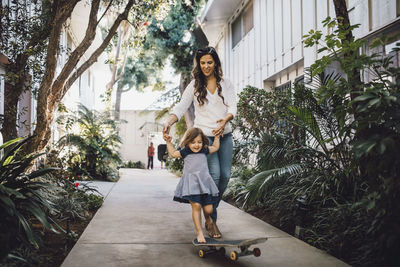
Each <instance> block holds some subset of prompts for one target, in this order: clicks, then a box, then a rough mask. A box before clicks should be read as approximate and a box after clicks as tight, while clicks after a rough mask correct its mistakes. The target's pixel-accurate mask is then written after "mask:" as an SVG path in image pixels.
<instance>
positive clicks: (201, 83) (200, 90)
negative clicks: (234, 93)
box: [192, 46, 226, 106]
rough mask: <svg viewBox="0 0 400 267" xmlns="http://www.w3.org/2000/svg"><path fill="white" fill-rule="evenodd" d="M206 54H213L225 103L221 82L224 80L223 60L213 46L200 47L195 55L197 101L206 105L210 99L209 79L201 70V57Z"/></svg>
mask: <svg viewBox="0 0 400 267" xmlns="http://www.w3.org/2000/svg"><path fill="white" fill-rule="evenodd" d="M205 55H210V56H212V58H213V60H214V62H215V67H214V76H215V78H216V79H217V89H218V95H219V96H220V97H221V98H222V102H223V103H224V104H225V99H224V97H223V96H222V94H221V92H222V87H221V83H220V82H221V80H222V67H221V61H220V60H219V56H218V54H217V51H215V49H214V47H211V46H208V47H205V48H200V49H198V50H197V51H196V54H195V56H194V60H193V65H194V67H193V70H192V76H193V79H194V95H195V96H196V97H197V101H198V102H199V104H200V106H202V105H204V103H205V102H207V101H208V100H207V98H206V95H207V88H206V86H207V79H206V76H204V74H203V72H202V71H201V67H200V58H201V57H202V56H205ZM225 105H226V104H225Z"/></svg>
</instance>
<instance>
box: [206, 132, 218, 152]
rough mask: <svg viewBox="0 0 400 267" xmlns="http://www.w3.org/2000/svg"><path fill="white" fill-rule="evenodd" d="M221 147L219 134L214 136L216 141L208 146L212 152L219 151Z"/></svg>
mask: <svg viewBox="0 0 400 267" xmlns="http://www.w3.org/2000/svg"><path fill="white" fill-rule="evenodd" d="M218 149H219V135H216V136H215V137H214V143H213V144H212V146H210V147H208V150H209V151H210V154H212V153H215V152H217V151H218Z"/></svg>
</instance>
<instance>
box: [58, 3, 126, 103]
mask: <svg viewBox="0 0 400 267" xmlns="http://www.w3.org/2000/svg"><path fill="white" fill-rule="evenodd" d="M133 4H134V0H129V2H128V4H127V5H126V6H125V10H124V12H123V13H121V14H120V15H119V16H118V17H117V19H116V20H115V21H114V24H113V25H112V26H111V28H110V30H109V32H108V35H107V36H106V38H105V39H104V41H103V43H102V44H101V45H100V46H99V47H98V48H97V49H96V50H95V51H94V52H93V54H92V55H91V56H90V58H89V59H88V60H87V61H86V62H84V63H83V64H82V65H81V66H80V67H79V68H78V69H77V70H76V71H75V72H74V73H73V74H72V75H71V76H70V77H69V79H68V81H67V82H66V84H65V85H64V88H63V90H62V96H61V97H63V96H64V95H65V93H66V92H67V91H68V89H69V88H70V87H71V86H72V84H73V83H74V82H75V81H76V79H77V78H78V77H79V76H81V75H82V73H84V72H85V71H86V70H87V69H88V68H89V67H90V66H91V65H92V64H93V63H94V62H96V61H97V59H98V57H99V56H100V55H101V53H103V51H104V50H105V49H106V48H107V45H108V44H109V42H110V41H111V39H112V37H113V36H114V34H115V32H116V31H117V29H118V27H119V25H120V24H121V22H122V21H123V20H126V19H127V18H128V14H129V11H130V10H131V8H132V6H133Z"/></svg>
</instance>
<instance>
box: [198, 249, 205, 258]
mask: <svg viewBox="0 0 400 267" xmlns="http://www.w3.org/2000/svg"><path fill="white" fill-rule="evenodd" d="M205 255H206V253H204V250H202V249H200V250H199V257H200V258H204V257H205Z"/></svg>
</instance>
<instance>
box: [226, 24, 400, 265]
mask: <svg viewBox="0 0 400 267" xmlns="http://www.w3.org/2000/svg"><path fill="white" fill-rule="evenodd" d="M324 25H325V26H328V27H330V28H331V31H330V32H331V34H329V35H327V36H326V37H325V39H324V40H322V34H321V33H320V32H318V31H317V32H311V33H310V35H309V36H307V37H308V39H307V40H306V41H305V44H306V45H307V46H312V45H315V44H318V45H319V47H321V49H320V51H328V52H329V53H330V55H329V56H323V57H322V58H321V59H320V60H317V61H316V63H315V64H314V65H313V66H312V67H311V74H312V77H313V84H311V85H309V86H304V85H300V84H298V85H296V86H295V88H294V92H293V94H292V98H291V100H290V101H286V100H284V101H283V104H284V109H285V111H279V112H280V114H281V115H282V116H284V117H283V119H284V120H286V125H287V126H288V130H287V131H283V132H282V131H277V129H276V128H274V127H273V126H272V127H269V128H268V127H266V126H268V125H269V124H268V123H269V120H265V121H264V120H261V119H260V118H264V117H266V118H274V115H275V114H277V112H278V110H276V107H275V106H274V105H273V104H272V103H273V102H271V100H272V99H275V98H274V93H271V94H266V93H264V92H260V91H257V90H255V89H254V88H248V89H245V90H244V91H243V93H242V96H241V100H240V101H239V103H242V104H243V110H241V109H240V106H239V109H238V111H239V112H238V116H237V120H239V123H238V124H237V125H238V127H239V131H240V132H241V133H242V135H243V136H244V138H245V140H244V141H243V140H239V141H238V143H237V144H238V145H237V146H236V152H235V159H236V161H235V162H236V164H238V163H243V160H246V159H248V158H249V155H251V154H252V153H253V154H256V159H257V160H256V163H255V164H254V169H255V170H256V171H257V174H256V175H254V176H252V177H250V178H248V177H244V178H242V180H243V181H246V183H245V185H243V184H239V186H237V183H235V186H237V188H238V190H239V192H238V193H230V194H231V195H234V196H236V199H239V200H241V203H242V204H244V205H245V206H251V205H259V204H262V205H263V206H264V207H265V208H266V209H268V211H272V212H273V213H274V214H275V216H277V217H279V218H280V220H281V225H285V224H286V225H287V224H291V223H293V222H294V221H295V215H296V201H297V200H298V199H300V198H301V199H303V200H305V204H306V206H307V212H306V213H305V214H304V215H303V218H302V224H303V226H304V227H305V229H306V231H305V234H304V236H303V238H304V240H305V241H307V242H309V243H311V244H313V245H315V246H317V247H319V248H322V249H324V250H327V251H329V252H330V253H332V254H333V255H335V256H337V257H339V258H342V259H344V260H346V261H347V262H349V263H351V264H353V265H356V266H396V264H397V262H398V261H397V255H396V254H397V252H396V251H398V247H400V232H399V230H398V229H399V227H398V225H400V217H399V216H398V214H400V208H399V206H398V203H399V201H400V194H399V192H400V191H399V189H400V187H399V184H400V183H399V177H400V175H399V173H400V172H399V171H400V167H399V166H400V156H399V153H398V151H399V150H400V115H399V112H398V110H400V90H399V89H400V83H399V81H400V69H399V68H398V67H395V66H393V64H392V62H391V57H390V56H387V55H386V54H382V53H381V54H372V55H370V56H367V55H358V53H357V52H358V50H359V49H360V48H361V46H362V45H364V43H363V41H362V40H346V41H344V42H343V40H342V39H341V38H343V36H345V35H346V34H345V33H346V31H348V30H352V29H354V27H355V26H350V27H347V28H343V27H337V22H336V21H335V20H331V19H329V18H328V19H327V20H326V21H324ZM385 41H387V39H385V38H383V39H381V41H379V42H377V43H380V44H382V43H385ZM395 50H396V51H395V52H396V53H398V51H399V49H398V48H396V49H395ZM334 60H336V62H337V63H338V64H339V66H340V70H339V71H338V72H337V73H335V72H333V73H328V72H327V71H326V67H327V66H328V65H329V64H331V63H332V62H333V61H334ZM354 70H356V72H357V71H359V72H361V73H368V74H369V76H370V77H372V79H371V80H366V81H364V82H362V83H358V84H356V85H355V84H354ZM254 93H256V95H255V96H254V97H252V98H251V99H258V100H259V99H266V101H263V102H261V103H258V104H260V107H258V108H257V109H255V107H254V106H253V105H248V104H246V101H247V99H246V98H245V97H244V96H245V95H248V94H254ZM258 93H259V94H258ZM241 101H242V102H241ZM278 101H279V100H278ZM264 106H265V109H264ZM249 115H251V116H249ZM257 116H258V118H257ZM256 120H259V121H258V124H260V126H258V125H257V124H256V123H254V122H255V121H256ZM275 121H276V120H275ZM253 124H254V125H255V126H252V125H253ZM270 125H273V123H272V122H271V123H270ZM249 126H250V127H249ZM246 127H247V128H248V129H246ZM255 127H258V129H264V130H263V131H259V130H255V129H254V128H255ZM249 148H250V149H249ZM243 155H245V156H243Z"/></svg>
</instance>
